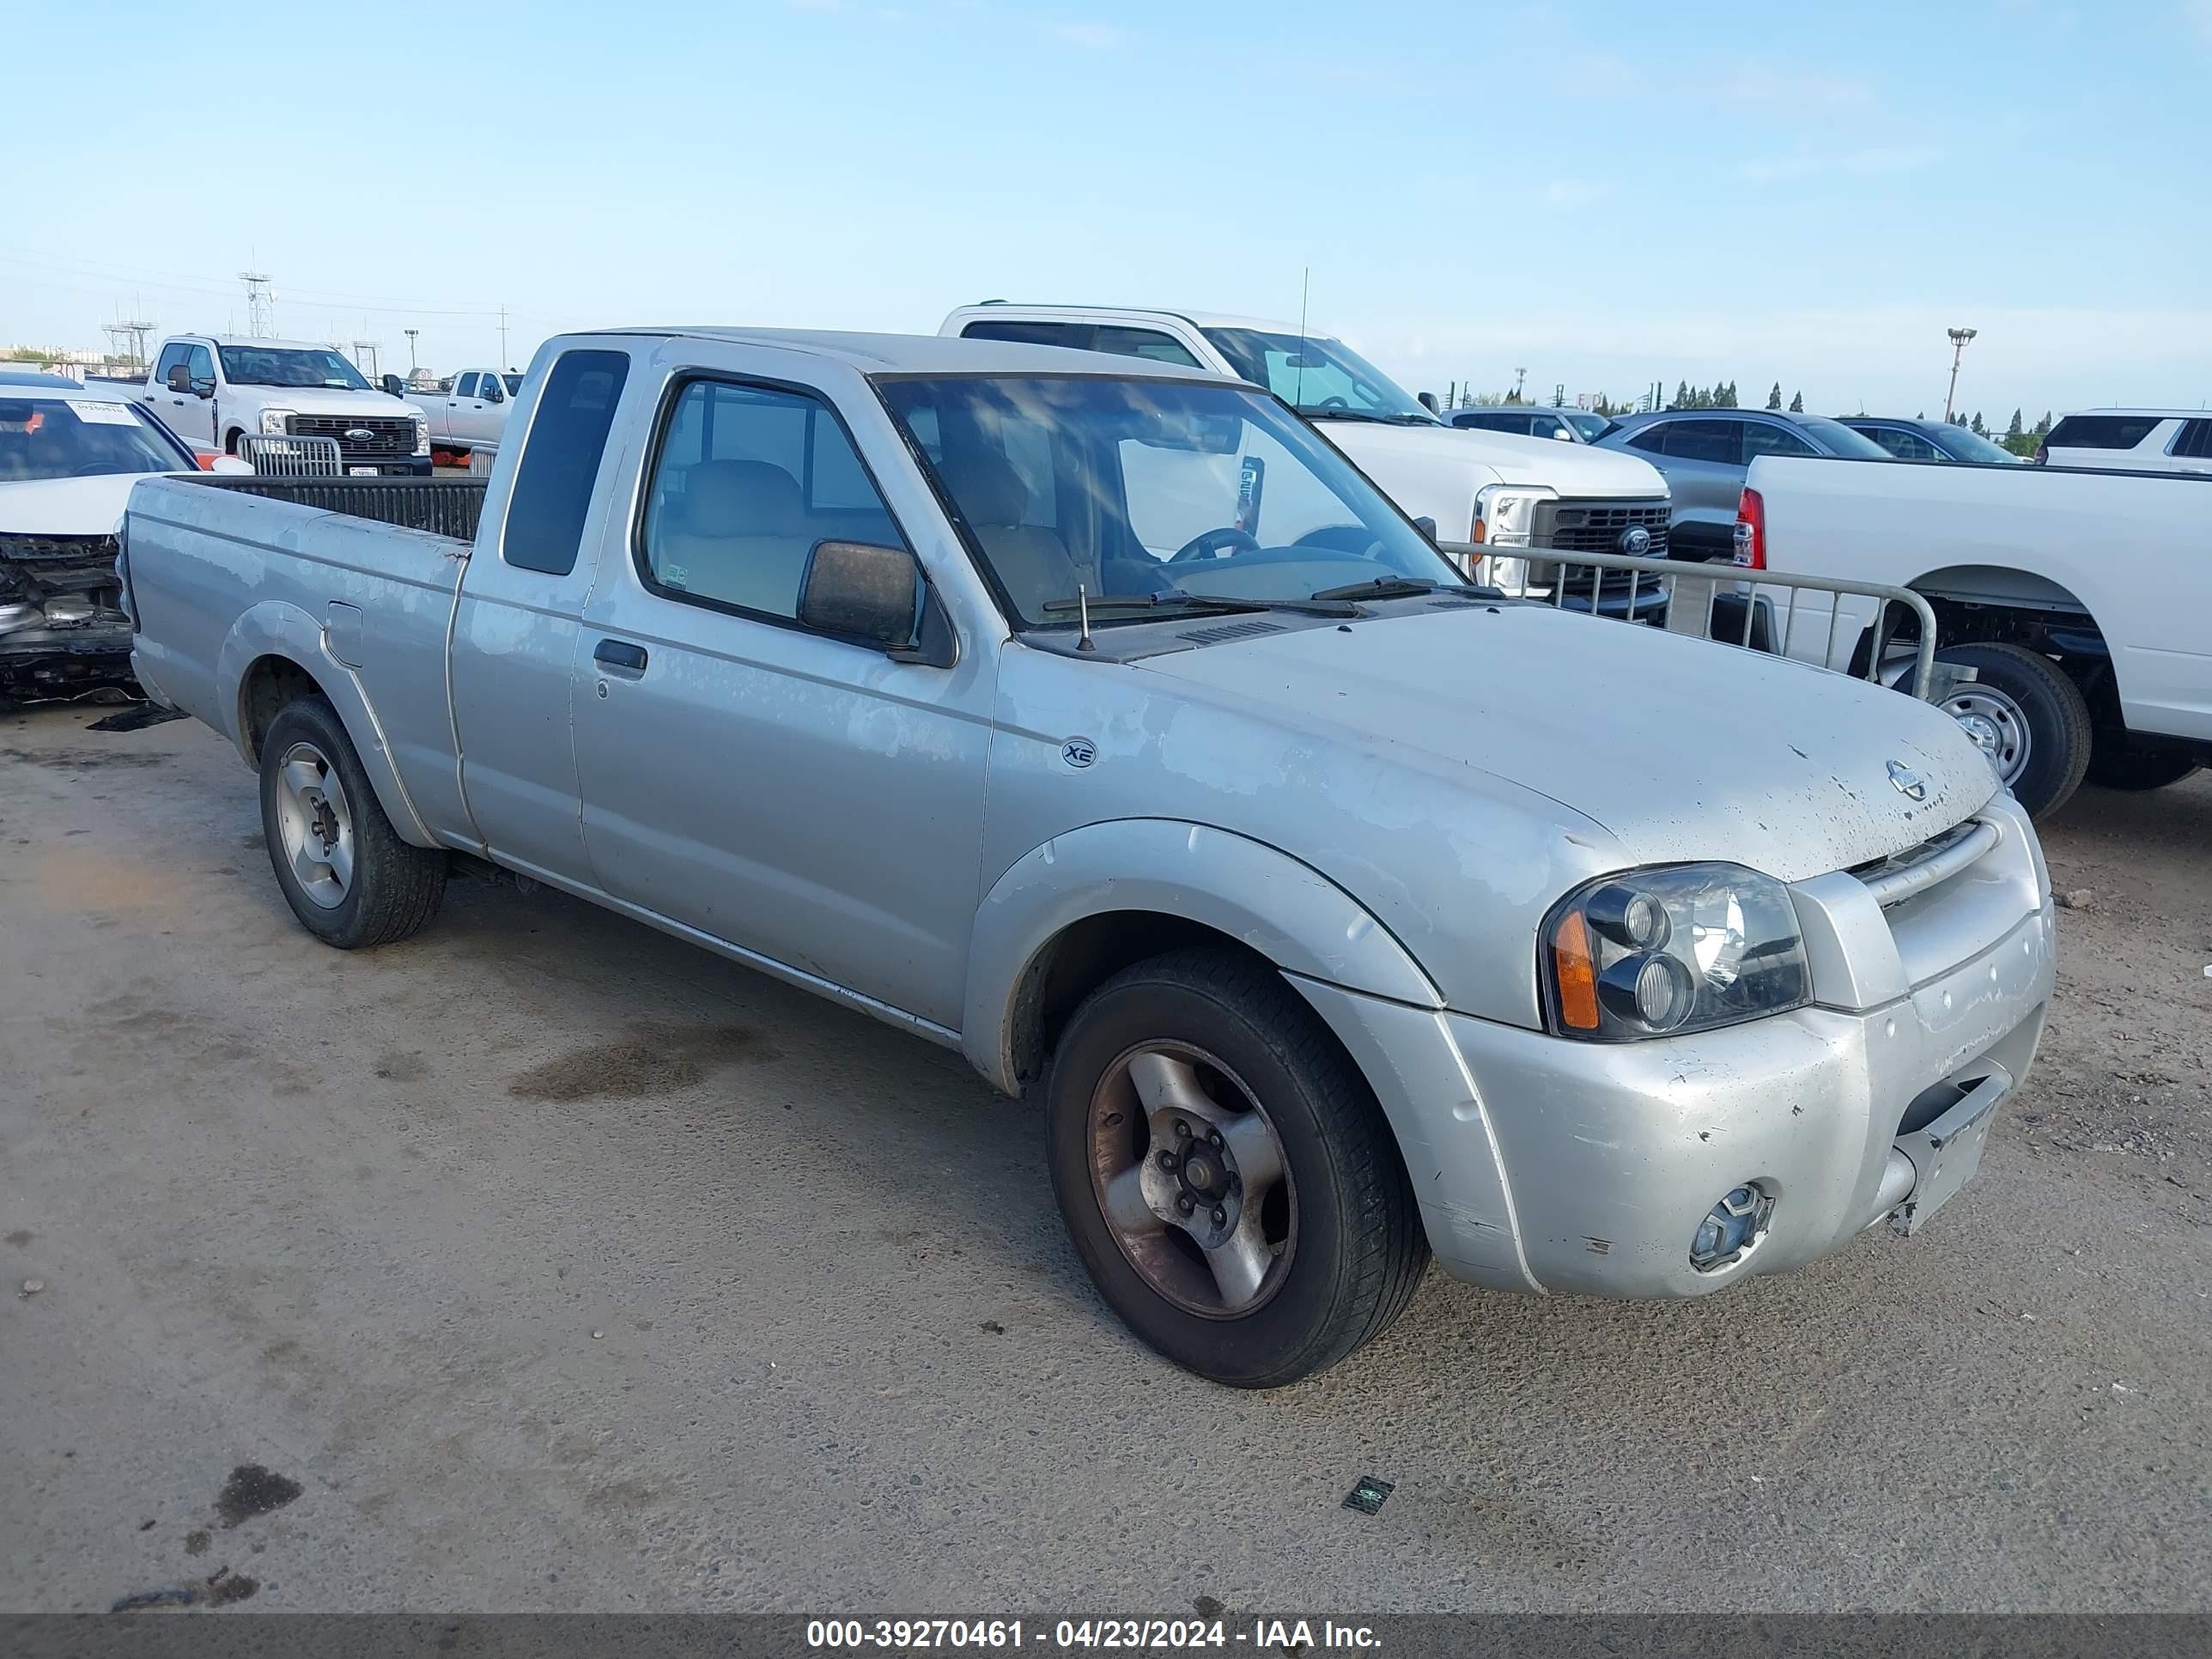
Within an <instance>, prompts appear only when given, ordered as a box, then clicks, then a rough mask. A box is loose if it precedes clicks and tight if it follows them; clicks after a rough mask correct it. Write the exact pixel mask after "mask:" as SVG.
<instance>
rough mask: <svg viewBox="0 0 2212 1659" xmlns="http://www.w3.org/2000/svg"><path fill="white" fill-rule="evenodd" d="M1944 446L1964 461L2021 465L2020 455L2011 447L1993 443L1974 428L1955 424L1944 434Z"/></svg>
mask: <svg viewBox="0 0 2212 1659" xmlns="http://www.w3.org/2000/svg"><path fill="white" fill-rule="evenodd" d="M1943 447H1944V448H1946V449H1948V450H1949V451H1950V452H1951V453H1953V454H1954V455H1955V456H1957V457H1958V458H1959V459H1960V460H1962V461H1981V462H1984V463H1988V462H1990V461H1996V462H1997V463H1999V464H2001V465H2007V466H2017V465H2020V459H2021V458H2020V457H2019V456H2017V455H2015V454H2014V453H2012V451H2010V450H2009V449H2006V448H2003V447H2001V446H1999V445H1996V444H1993V443H1991V442H1990V441H1989V440H1988V439H1987V438H1984V437H1982V436H1980V435H1978V434H1977V433H1976V432H1975V431H1974V430H1973V428H1971V427H1964V426H1954V427H1953V428H1951V429H1950V430H1949V431H1948V432H1946V433H1945V434H1944V435H1943Z"/></svg>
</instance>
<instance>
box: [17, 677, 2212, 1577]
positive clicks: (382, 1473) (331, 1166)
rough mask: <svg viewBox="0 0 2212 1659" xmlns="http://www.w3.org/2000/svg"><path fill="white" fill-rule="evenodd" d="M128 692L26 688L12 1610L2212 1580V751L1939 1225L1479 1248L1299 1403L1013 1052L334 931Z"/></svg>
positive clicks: (2147, 808) (2076, 809) (2145, 815)
mask: <svg viewBox="0 0 2212 1659" xmlns="http://www.w3.org/2000/svg"><path fill="white" fill-rule="evenodd" d="M99 712H101V711H96V710H94V711H88V710H83V709H70V710H61V711H51V712H40V713H36V714H26V715H19V716H15V717H9V718H6V719H0V986H4V987H6V998H5V1002H4V1004H0V1291H4V1292H5V1294H3V1295H0V1608H4V1609H9V1610H31V1609H38V1610H56V1611H58V1610H74V1609H93V1608H105V1607H109V1606H110V1605H112V1603H114V1602H116V1601H118V1600H119V1599H121V1598H125V1597H128V1596H132V1595H151V1594H159V1593H161V1592H164V1591H170V1590H175V1589H191V1591H192V1593H193V1594H194V1595H196V1596H198V1597H200V1598H202V1599H204V1600H210V1601H223V1600H225V1599H226V1598H228V1599H229V1600H230V1601H231V1604H232V1605H233V1606H244V1607H250V1608H252V1609H262V1608H270V1609H370V1608H396V1607H405V1608H411V1609H421V1610H429V1609H447V1610H462V1609H526V1608H544V1609H578V1608H591V1609H599V1610H606V1611H617V1610H624V1609H635V1608H652V1609H709V1608H757V1609H769V1610H778V1611H786V1612H800V1613H823V1612H832V1611H836V1612H848V1611H856V1610H884V1609H894V1610H896V1611H899V1612H907V1611H915V1612H919V1611H922V1610H925V1609H927V1610H931V1611H934V1612H938V1613H963V1614H966V1613H1041V1612H1042V1613H1050V1614H1053V1615H1054V1616H1057V1615H1059V1614H1063V1613H1086V1612H1088V1613H1099V1612H1104V1611H1116V1612H1128V1611H1147V1612H1153V1613H1168V1614H1176V1613H1185V1612H1188V1610H1190V1609H1191V1608H1192V1607H1194V1606H1203V1607H1206V1608H1207V1609H1208V1610H1211V1608H1212V1605H1213V1604H1214V1603H1218V1604H1220V1605H1221V1606H1222V1607H1224V1608H1225V1609H1226V1610H1227V1611H1228V1612H1230V1613H1238V1612H1243V1611H1249V1612H1267V1613H1286V1612H1294V1611H1297V1610H1300V1609H1304V1610H1306V1611H1309V1612H1319V1611H1342V1610H1345V1609H1354V1608H1356V1609H1367V1610H1384V1609H1439V1610H1441V1609H1471V1608H1485V1609H1500V1610H1509V1609H1532V1608H1547V1609H1549V1608H1557V1609H1592V1608H1603V1609H1621V1610H1644V1609H1668V1608H1702V1609H1715V1610H1717V1609H1729V1608H1790V1609H1826V1608H1911V1609H1923V1608H1929V1609H1932V1608H1968V1609H2056V1608H2063V1609H2069V1610H2075V1611H2101V1610H2123V1609H2133V1608H2140V1607H2169V1608H2191V1609H2204V1608H2207V1607H2212V1499H2208V1495H2207V1494H2208V1491H2212V1478H2208V1477H2212V1451H2208V1435H2207V1428H2206V1425H2207V1413H2206V1406H2207V1402H2208V1397H2212V1329H2209V1328H2208V1316H2212V1300H2208V1297H2212V1276H2208V1273H2207V1268H2208V1266H2212V979H2208V978H2207V977H2205V975H2204V972H2203V969H2204V966H2205V964H2206V963H2212V776H2203V777H2200V778H2198V779H2197V780H2195V781H2191V783H2189V784H2186V785H2184V786H2181V787H2177V788H2174V789H2171V790H2167V791H2165V792H2163V793H2158V794H2154V795H2146V796H2136V797H2130V796H2121V795H2113V794H2107V793H2102V792H2099V791H2096V790H2085V791H2084V792H2083V793H2082V795H2081V798H2080V799H2079V800H2078V802H2077V803H2076V804H2075V805H2074V806H2073V807H2071V808H2070V809H2069V811H2068V812H2067V813H2065V814H2064V815H2063V817H2061V818H2060V819H2059V820H2058V821H2057V823H2054V824H2052V825H2051V826H2050V828H2049V829H2048V834H2047V844H2048V850H2049V854H2050V858H2051V865H2052V867H2053V871H2054V874H2055V876H2056V879H2057V885H2058V887H2059V888H2060V889H2061V890H2064V891H2068V892H2069V893H2076V894H2080V895H2081V898H2080V900H2079V903H2078V908H2069V909H2068V910H2066V911H2065V912H2064V913H2063V915H2062V917H2061V927H2062V931H2063V946H2062V954H2061V963H2060V969H2059V999H2058V1002H2057V1007H2056V1011H2055V1016H2054V1018H2053V1021H2052V1024H2051V1031H2050V1036H2049V1037H2048V1039H2047V1041H2046V1042H2045V1048H2044V1055H2043V1060H2042V1064H2041V1066H2040V1067H2039V1070H2038V1071H2037V1073H2036V1074H2035V1075H2034V1077H2033V1079H2032V1081H2031V1083H2030V1085H2029V1086H2028V1087H2027V1089H2026V1090H2025V1091H2023V1092H2022V1094H2021V1097H2019V1098H2018V1099H2017V1100H2016V1101H2015V1102H2014V1103H2010V1104H2008V1107H2007V1108H2006V1110H2005V1113H2004V1115H2003V1119H2002V1121H2001V1123H2000V1126H1999V1128H1998V1130H1997V1133H1996V1134H1995V1135H1994V1136H1993V1137H1992V1139H1991V1143H1990V1151H1989V1155H1988V1158H1987V1161H1986V1163H1985V1164H1984V1170H1983V1173H1982V1175H1981V1177H1980V1179H1979V1181H1978V1182H1977V1183H1976V1185H1975V1186H1974V1187H1973V1188H1972V1189H1971V1190H1970V1191H1969V1192H1968V1193H1967V1194H1965V1195H1964V1196H1962V1197H1961V1198H1960V1200H1958V1201H1957V1202H1956V1203H1954V1205H1952V1206H1950V1207H1949V1208H1948V1209H1947V1210H1946V1211H1945V1212H1944V1213H1943V1215H1942V1217H1940V1218H1938V1219H1937V1220H1936V1222H1935V1223H1934V1224H1932V1225H1930V1226H1929V1229H1928V1231H1926V1232H1925V1233H1923V1235H1922V1236H1921V1237H1919V1238H1917V1239H1916V1240H1913V1241H1911V1242H1909V1243H1908V1242H1904V1241H1899V1240H1895V1239H1893V1238H1890V1237H1887V1236H1886V1235H1875V1236H1872V1237H1868V1238H1866V1239H1863V1240H1862V1241H1860V1242H1859V1243H1857V1244H1856V1245H1854V1246H1852V1247H1851V1248H1850V1249H1846V1250H1844V1252H1842V1253H1841V1254H1840V1255H1837V1256H1835V1257H1833V1258H1832V1259H1830V1260H1828V1261H1824V1262H1821V1263H1819V1264H1817V1265H1816V1266H1814V1267H1812V1268H1810V1269H1808V1270H1806V1271H1804V1272H1802V1273H1797V1274H1796V1275H1793V1276H1790V1277H1787V1278H1781V1279H1763V1280H1759V1279H1755V1280H1753V1281H1750V1282H1748V1283H1747V1284H1746V1285H1743V1286H1742V1287H1741V1288H1740V1289H1738V1290H1736V1291H1733V1292H1731V1293H1729V1294H1728V1295H1725V1296H1723V1297H1717V1298H1716V1299H1713V1300H1711V1301H1708V1302H1701V1303H1696V1304H1682V1305H1657V1306H1652V1305H1616V1304H1602V1303H1596V1302H1589V1301H1579V1300H1549V1301H1545V1300H1533V1299H1525V1298H1512V1297H1501V1296H1492V1295H1486V1294H1484V1293H1481V1292H1478V1291H1472V1290H1469V1289H1468V1288H1466V1287H1464V1286H1462V1285H1456V1284H1454V1283H1452V1282H1450V1281H1448V1280H1446V1279H1442V1278H1441V1277H1438V1276H1435V1275H1431V1279H1430V1280H1429V1282H1428V1283H1427V1284H1426V1285H1425V1286H1424V1287H1423V1290H1422V1291H1421V1293H1420V1295H1419V1298H1418V1299H1417V1301H1416V1302H1415V1304H1414V1306H1413V1310H1412V1311H1411V1312H1410V1313H1409V1314H1408V1315H1407V1317H1406V1318H1405V1319H1404V1320H1403V1321H1402V1322H1401V1323H1400V1324H1399V1325H1398V1326H1397V1327H1396V1328H1395V1329H1394V1330H1393V1331H1392V1332H1391V1333H1390V1334H1389V1336H1388V1337H1386V1338H1385V1339H1384V1340H1382V1341H1381V1342H1379V1343H1377V1344H1376V1346H1373V1347H1371V1348H1370V1349H1369V1350H1367V1351H1366V1352H1364V1353H1363V1354H1361V1355H1360V1356H1358V1357H1357V1358H1355V1359H1353V1360H1352V1362H1350V1363H1349V1364H1346V1365H1344V1366H1342V1367H1340V1368H1339V1369H1338V1370H1334V1371H1333V1372H1331V1373H1329V1374H1328V1375H1327V1376H1323V1377H1322V1378H1319V1379H1316V1380H1315V1381H1312V1382H1310V1383H1305V1384H1302V1385H1300V1386H1298V1387H1296V1388H1293V1389H1287V1390H1284V1391H1281V1392H1279V1393H1275V1394H1271V1395H1241V1394H1237V1393H1233V1392H1231V1391H1229V1390H1225V1389H1217V1388H1214V1387H1212V1386H1210V1385H1208V1384H1206V1383H1200V1382H1198V1381H1196V1380H1194V1379H1193V1378H1190V1377H1188V1376H1183V1375H1182V1374H1181V1373H1179V1372H1176V1371H1175V1370H1171V1369H1170V1368H1169V1367H1168V1366H1166V1365H1165V1364H1163V1363H1161V1362H1160V1361H1158V1360H1157V1359H1156V1358H1153V1357H1152V1355H1151V1354H1150V1353H1149V1352H1146V1351H1145V1350H1144V1349H1142V1348H1141V1347H1139V1346H1138V1345H1137V1344H1136V1343H1135V1342H1134V1341H1133V1340H1132V1339H1131V1338H1129V1337H1128V1336H1127V1334H1124V1332H1123V1331H1122V1329H1121V1327H1120V1326H1119V1325H1118V1324H1117V1323H1116V1322H1115V1321H1114V1320H1113V1318H1112V1317H1111V1316H1109V1314H1108V1313H1107V1312H1106V1311H1105V1310H1104V1309H1103V1307H1102V1306H1101V1304H1099V1303H1098V1301H1097V1298H1096V1297H1094V1296H1093V1295H1092V1293H1091V1290H1090V1288H1089V1285H1088V1284H1087V1282H1086V1281H1085V1279H1084V1278H1083V1276H1082V1274H1081V1272H1080V1270H1079V1267H1078V1266H1077V1264H1076V1262H1075V1260H1074V1258H1073V1254H1072V1252H1071V1251H1070V1249H1069V1248H1068V1246H1067V1244H1066V1243H1065V1241H1064V1239H1063V1237H1062V1235H1061V1232H1060V1225H1059V1221H1058V1218H1057V1217H1056V1216H1055V1214H1054V1212H1053V1209H1052V1206H1051V1200H1050V1196H1049V1194H1048V1190H1047V1188H1046V1184H1045V1181H1044V1177H1043V1172H1042V1156H1041V1146H1040V1138H1039V1135H1038V1132H1037V1127H1036V1122H1035V1120H1034V1118H1033V1117H1032V1116H1031V1115H1030V1114H1029V1113H1028V1112H1026V1111H1025V1110H1024V1109H1023V1108H1021V1107H1019V1106H1018V1105H1016V1104H1014V1103H1011V1102H1008V1101H1006V1100H1003V1099H1000V1098H998V1097H994V1095H992V1094H991V1093H990V1092H989V1091H987V1090H986V1089H985V1088H984V1087H983V1086H982V1085H981V1083H979V1082H978V1081H977V1080H976V1079H975V1078H974V1077H973V1076H972V1075H970V1074H969V1073H968V1072H967V1071H966V1070H965V1069H964V1068H963V1065H962V1064H961V1062H960V1061H959V1060H957V1058H956V1057H954V1056H951V1055H948V1054H944V1053H941V1052H939V1051H938V1050H935V1049H933V1048H928V1047H927V1046H925V1045H923V1044H921V1043H920V1042H915V1041H914V1040H912V1039H909V1038H907V1037H904V1036H900V1035H897V1034H896V1033H893V1032H891V1031H890V1030H885V1029H883V1028H881V1027H878V1026H876V1025H873V1024H869V1023H868V1022H866V1021H865V1020H863V1019H861V1018H859V1017H858V1016H855V1015H852V1014H848V1013H847V1012H842V1011H841V1010H838V1009H835V1008H831V1007H829V1006H824V1005H823V1004H820V1003H817V1002H816V1001H813V1000H810V999H808V998H806V997H805V996H803V995H802V994H799V993H797V992H795V991H792V990H788V989H787V988H785V987H781V986H779V985H776V984H775V983H772V982H770V981H767V980H764V979H762V978H760V977H757V976H756V975H750V974H748V973H746V972H744V970H742V969H738V968H735V967H733V966H732V965H729V964H727V963H723V962H721V961H720V960H719V959H717V958H714V957H709V956H708V955H706V954H704V953H702V952H700V951H695V950H693V949H690V947H687V946H685V945H681V944H678V943H677V942H675V941H673V940H671V939H665V938H663V937H661V936H660V935H659V934H656V933H652V932H650V931H648V930H647V929H645V928H642V927H636V926H634V925H632V924H630V923H628V922H625V921H619V920H617V919H616V918H613V917H611V916H609V915H605V914H604V913H601V912H599V911H596V910H594V909H592V908H590V907H588V906H586V905H584V904H581V903H578V902H573V901H570V900H568V899H565V898H562V897H559V896H552V895H549V894H545V893H543V892H540V893H538V894H534V895H527V896H526V895H524V894H522V893H520V892H518V891H516V890H513V889H512V888H507V887H496V888H495V887H486V886H482V885H478V884H470V883H459V884H456V885H455V886H454V887H453V890H452V892H451V895H450V896H449V898H448V900H447V907H446V909H445V911H444V913H443V915H441V918H440V919H439V921H437V922H436V923H435V925H434V926H433V927H431V928H430V929H429V930H428V932H427V933H424V934H423V935H422V937H421V938H420V939H416V940H415V941H412V942H410V943H409V944H407V945H400V946H395V947H392V948H390V949H386V950H384V951H377V952H374V953H373V954H367V955H358V956H345V955H341V954H339V953H337V952H335V951H329V950H326V949H325V948H323V947H322V946H320V945H317V944H315V943H314V942H313V940H311V939H309V938H308V937H307V935H306V934H305V933H303V932H302V931H301V929H300V928H299V927H297V926H296V925H295V923H294V921H292V919H291V917H290V915H289V913H288V912H287V911H286V910H285V908H284V907H283V902H282V901H281V899H280V898H279V897H278V895H277V891H276V886H275V884H274V883H273V881H272V879H271V878H270V872H269V870H268V867H267V863H266V854H265V853H264V849H263V847H262V843H261V835H260V829H259V820H258V812H257V811H256V808H255V805H254V799H253V790H252V778H251V776H250V775H248V774H247V773H246V771H245V770H244V769H241V768H240V767H239V765H238V764H237V763H236V761H235V758H234V757H233V756H232V754H231V753H230V751H229V750H228V749H227V748H226V747H225V745H224V744H222V741H221V740H220V739H219V738H216V737H215V736H214V735H213V734H211V733H210V732H207V731H205V730H204V729H202V728H201V727H199V726H196V725H193V724H191V723H185V722H179V723H174V724H168V725H163V726H155V727H153V728H150V729H147V730H143V731H139V732H130V733H119V734H108V733H100V732H90V731H88V730H86V729H85V728H86V727H87V726H88V724H89V723H90V721H91V720H92V719H93V718H94V714H97V713H99ZM34 1285H35V1286H36V1287H37V1288H36V1289H32V1288H30V1287H32V1286H34ZM1363 1476H1372V1477H1375V1478H1377V1479H1379V1480H1387V1481H1390V1482H1392V1483H1394V1485H1395V1490H1394V1491H1393V1492H1392V1493H1391V1494H1390V1496H1389V1499H1388V1501H1387V1502H1386V1503H1385V1504H1383V1508H1382V1510H1381V1511H1380V1512H1379V1514H1377V1515H1376V1516H1373V1517H1371V1518H1370V1517H1368V1516H1362V1515H1359V1514H1358V1513H1355V1512H1354V1511H1352V1510H1347V1509H1346V1508H1344V1507H1342V1499H1343V1498H1344V1496H1345V1494H1346V1492H1347V1491H1348V1490H1349V1489H1350V1488H1351V1487H1352V1485H1353V1484H1354V1482H1355V1481H1357V1480H1359V1479H1361V1478H1362V1477H1363Z"/></svg>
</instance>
